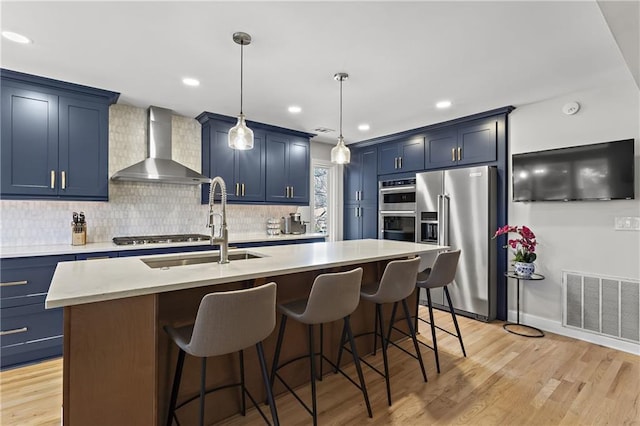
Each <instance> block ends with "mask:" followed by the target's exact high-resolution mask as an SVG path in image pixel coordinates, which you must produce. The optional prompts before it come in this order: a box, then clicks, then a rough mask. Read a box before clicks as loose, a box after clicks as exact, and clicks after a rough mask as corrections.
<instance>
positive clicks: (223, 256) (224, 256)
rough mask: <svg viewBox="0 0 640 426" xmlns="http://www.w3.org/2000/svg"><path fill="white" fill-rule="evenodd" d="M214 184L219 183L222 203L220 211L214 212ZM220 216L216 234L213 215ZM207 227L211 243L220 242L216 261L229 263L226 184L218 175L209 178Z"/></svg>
mask: <svg viewBox="0 0 640 426" xmlns="http://www.w3.org/2000/svg"><path fill="white" fill-rule="evenodd" d="M216 185H220V201H221V204H222V213H214V212H213V205H214V204H215V197H214V196H215V191H216ZM214 216H220V221H221V222H222V223H221V225H220V232H219V233H218V235H217V236H216V232H215V225H214V224H213V217H214ZM209 228H211V245H214V243H220V260H219V261H218V263H229V256H228V251H229V233H228V232H227V186H226V185H225V184H224V180H223V179H222V178H221V177H220V176H216V177H214V178H213V179H211V187H210V189H209Z"/></svg>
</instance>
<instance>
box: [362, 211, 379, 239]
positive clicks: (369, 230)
mask: <svg viewBox="0 0 640 426" xmlns="http://www.w3.org/2000/svg"><path fill="white" fill-rule="evenodd" d="M360 220H361V221H362V225H361V226H362V236H361V237H360V238H372V239H377V238H378V208H377V207H376V206H375V205H361V206H360Z"/></svg>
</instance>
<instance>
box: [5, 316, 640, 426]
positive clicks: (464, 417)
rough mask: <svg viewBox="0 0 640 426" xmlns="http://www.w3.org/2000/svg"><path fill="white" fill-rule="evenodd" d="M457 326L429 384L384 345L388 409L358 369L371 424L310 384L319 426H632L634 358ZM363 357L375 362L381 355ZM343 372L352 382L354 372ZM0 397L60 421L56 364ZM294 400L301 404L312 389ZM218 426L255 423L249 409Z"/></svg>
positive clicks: (338, 384)
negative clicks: (387, 364)
mask: <svg viewBox="0 0 640 426" xmlns="http://www.w3.org/2000/svg"><path fill="white" fill-rule="evenodd" d="M421 314H422V315H423V314H426V312H421ZM436 319H437V320H436V323H438V324H439V325H443V326H447V327H448V326H451V325H452V324H451V322H450V317H448V314H445V313H442V312H439V313H437V314H436ZM459 320H460V323H461V327H462V332H463V337H464V343H465V346H466V348H467V354H468V356H467V358H463V357H462V356H461V352H460V347H459V345H458V342H457V340H456V339H455V338H453V337H450V336H448V335H446V334H444V333H440V334H439V340H438V343H439V346H440V355H441V356H440V363H441V367H442V372H441V373H440V374H437V373H436V369H435V362H434V359H433V354H432V353H431V351H429V350H428V349H426V348H424V347H423V348H422V354H423V356H424V358H425V362H426V367H427V375H428V379H429V381H428V383H424V382H423V381H422V377H421V375H420V373H419V370H418V364H417V361H415V360H414V359H412V358H410V357H408V356H407V355H406V354H404V353H402V352H400V351H399V350H397V349H395V348H390V349H389V354H390V369H391V374H392V378H391V391H392V396H393V405H392V406H391V407H388V406H387V401H386V394H385V386H384V380H383V379H382V378H381V377H380V376H378V375H377V374H375V373H374V372H372V371H371V370H370V369H368V368H367V367H366V366H365V367H363V368H364V372H365V378H366V383H367V388H368V390H369V395H370V399H371V404H372V408H373V415H374V416H373V419H369V418H368V417H367V415H366V410H365V408H364V403H363V401H362V396H361V394H360V393H359V391H358V390H357V389H356V388H355V387H353V386H352V385H351V384H349V382H347V381H346V380H345V379H344V378H343V377H342V376H340V375H329V376H328V377H325V379H324V380H323V381H322V382H320V383H319V384H318V406H319V409H320V411H321V412H320V417H319V422H320V424H331V425H337V424H340V425H362V424H372V425H427V424H447V425H448V424H468V425H565V424H566V425H589V424H597V425H601V424H612V425H627V424H640V357H638V356H635V355H631V354H627V353H624V352H620V351H616V350H613V349H608V348H605V347H602V346H598V345H594V344H590V343H586V342H583V341H579V340H574V339H570V338H566V337H562V336H558V335H554V334H550V333H547V336H546V337H544V338H542V339H530V338H526V337H520V336H516V335H513V334H510V333H507V332H505V331H504V330H503V329H502V323H501V322H494V323H491V324H484V323H481V322H477V321H473V320H470V319H466V318H462V317H459ZM427 327H428V326H425V325H424V324H422V325H421V331H422V335H421V339H424V340H425V341H429V340H430V337H429V336H430V332H429V330H428V328H427ZM403 345H404V346H405V347H406V348H407V349H410V348H411V345H408V344H406V343H404V344H403ZM367 359H368V360H371V361H372V362H373V363H374V364H377V365H381V364H382V356H381V355H380V354H378V356H377V357H371V356H370V357H368V358H367ZM346 371H347V372H348V373H350V374H354V376H352V377H355V370H354V369H353V368H347V369H346ZM0 392H1V394H0V400H1V405H2V408H1V417H0V423H1V424H2V425H3V426H9V425H20V426H23V425H58V424H60V406H61V403H62V361H61V360H59V359H58V360H53V361H48V362H43V363H40V364H37V365H33V366H28V367H23V368H19V369H14V370H8V371H5V372H2V373H0ZM300 394H301V395H302V396H303V397H307V398H308V397H309V394H310V392H309V391H308V390H306V389H305V390H301V391H300ZM276 402H277V407H278V412H279V415H280V420H281V423H282V424H283V425H307V424H310V421H311V417H310V416H309V415H308V414H307V413H306V411H304V409H303V408H302V407H301V406H300V405H299V404H298V402H297V401H295V400H294V399H293V397H292V396H290V395H283V396H280V397H278V399H277V400H276ZM185 409H188V408H186V407H185ZM193 409H197V404H195V406H194V407H193ZM267 412H268V410H267ZM225 424H227V425H247V424H251V425H253V424H257V425H259V424H263V422H262V420H261V418H260V417H259V416H258V414H257V413H256V412H255V410H251V411H249V412H248V413H247V416H246V417H242V416H236V417H234V418H232V419H229V420H228V421H227V422H225ZM141 426H143V425H141Z"/></svg>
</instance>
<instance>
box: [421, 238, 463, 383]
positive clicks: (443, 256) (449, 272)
mask: <svg viewBox="0 0 640 426" xmlns="http://www.w3.org/2000/svg"><path fill="white" fill-rule="evenodd" d="M459 259H460V250H455V251H448V252H441V253H439V254H438V256H437V257H436V260H435V262H434V263H433V267H431V268H427V269H425V270H424V271H422V272H420V273H419V274H418V278H417V280H416V286H417V287H418V288H424V289H425V292H426V293H427V306H428V308H429V317H430V318H429V321H427V320H425V319H423V318H420V317H419V316H418V314H417V309H418V307H417V306H416V318H417V319H419V320H420V321H423V322H425V323H427V324H429V325H430V326H431V338H432V341H433V347H431V346H429V348H430V349H433V353H434V354H435V358H436V368H437V370H438V373H439V372H440V359H439V356H438V341H437V338H436V328H437V329H438V330H441V331H444V332H445V333H448V334H450V335H452V336H454V337H457V338H458V341H459V342H460V348H461V349H462V354H463V355H464V356H465V357H466V356H467V352H466V351H465V349H464V343H462V335H461V334H460V327H459V326H458V320H457V318H456V313H455V310H454V308H453V304H452V303H451V295H450V294H449V289H448V288H447V285H448V284H450V283H451V282H453V280H454V278H455V276H456V270H457V269H458V260H459ZM439 287H442V288H443V290H444V294H445V296H446V297H447V303H448V305H449V311H450V312H451V317H452V319H453V324H454V326H455V328H456V333H455V334H454V333H452V332H450V331H449V330H446V329H444V328H441V327H438V326H437V325H435V320H434V317H433V304H432V301H431V289H434V288H439ZM425 346H428V345H425Z"/></svg>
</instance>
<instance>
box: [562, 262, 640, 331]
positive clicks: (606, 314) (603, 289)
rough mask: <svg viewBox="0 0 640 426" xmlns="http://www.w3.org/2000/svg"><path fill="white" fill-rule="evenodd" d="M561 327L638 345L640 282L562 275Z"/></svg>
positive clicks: (575, 273) (571, 274) (573, 274)
mask: <svg viewBox="0 0 640 426" xmlns="http://www.w3.org/2000/svg"><path fill="white" fill-rule="evenodd" d="M562 294H563V298H564V303H563V308H564V309H563V315H562V325H563V326H564V327H568V328H575V329H580V330H583V331H587V332H591V333H595V334H601V335H603V336H608V337H613V338H616V339H621V340H627V341H630V342H634V343H640V312H639V309H640V282H639V281H637V280H633V279H627V278H613V277H605V276H599V275H592V274H583V273H580V272H568V271H563V272H562Z"/></svg>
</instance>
